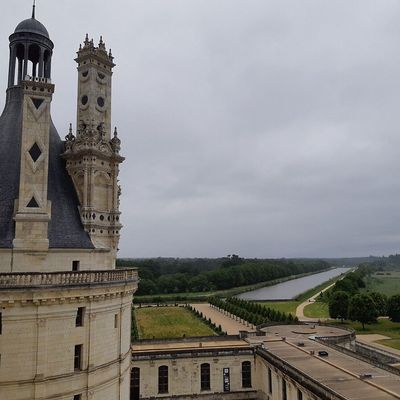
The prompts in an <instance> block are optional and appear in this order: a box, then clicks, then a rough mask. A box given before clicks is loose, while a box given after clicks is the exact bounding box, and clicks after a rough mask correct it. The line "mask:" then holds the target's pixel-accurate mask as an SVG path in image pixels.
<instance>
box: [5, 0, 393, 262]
mask: <svg viewBox="0 0 400 400" xmlns="http://www.w3.org/2000/svg"><path fill="white" fill-rule="evenodd" d="M15 3H16V2H9V3H8V4H4V5H3V7H2V15H3V24H2V25H1V26H0V48H1V49H2V51H3V54H4V57H3V62H2V63H1V65H0V84H1V85H3V86H2V87H3V88H4V89H5V84H6V74H7V57H6V56H5V55H6V54H8V52H7V46H8V43H7V38H8V35H9V34H10V33H11V32H12V30H13V29H14V27H15V26H16V24H17V23H18V22H19V21H20V20H22V19H23V18H25V17H27V16H29V6H30V2H29V1H27V0H26V1H22V0H18V2H17V3H18V9H16V7H15ZM25 8H26V11H25ZM399 13H400V5H399V4H398V2H397V1H395V0H385V1H382V2H376V1H374V0H364V1H357V0H350V1H349V0H337V1H335V2H332V1H327V0H322V1H321V0H303V1H301V2H299V1H297V0H286V1H282V0H279V1H278V0H276V1H265V0H246V1H245V0H218V1H215V0H201V1H200V0H168V1H166V0H135V1H128V0H118V1H115V2H109V1H106V0H100V1H94V0H88V1H86V2H80V1H77V0H69V1H57V5H55V2H54V1H50V0H41V1H40V2H39V4H38V13H37V16H38V19H40V20H41V22H43V23H44V24H45V25H46V26H47V27H48V29H49V31H50V34H51V37H52V39H53V40H54V42H55V44H56V49H55V63H54V67H53V71H54V74H53V79H54V81H55V83H56V94H55V97H54V102H53V118H54V120H55V123H56V126H57V127H58V130H59V133H60V135H64V132H65V131H66V128H67V126H68V123H69V122H70V121H72V122H74V120H75V108H76V106H75V103H76V98H75V97H76V70H75V63H74V61H73V57H74V55H75V51H76V49H77V47H78V45H79V42H80V41H82V39H83V37H84V34H85V33H86V32H88V33H89V34H91V35H92V36H95V37H96V38H97V37H98V36H99V35H100V34H103V36H104V38H105V40H106V44H107V45H108V46H111V47H112V49H113V53H114V55H115V57H116V62H117V64H118V66H117V68H116V70H115V75H114V89H113V119H114V123H115V124H116V125H118V127H119V132H120V134H121V137H122V140H123V153H124V155H125V156H126V157H127V159H126V162H125V163H124V165H123V168H122V171H121V183H122V187H123V199H122V211H123V222H124V224H125V228H124V230H123V232H122V240H121V245H120V247H121V255H122V256H132V257H142V256H180V257H184V256H210V257H211V256H222V255H225V254H228V253H232V252H238V253H240V254H241V255H243V256H249V257H251V256H254V257H282V256H285V257H291V256H351V255H369V254H377V255H381V254H388V253H393V252H396V251H398V248H399V239H400V234H399V231H400V230H399V228H398V225H399V217H400V215H399V214H400V212H399V211H398V210H399V207H398V198H399V197H400V184H399V181H398V178H397V170H398V166H399V157H398V153H399V148H400V139H399V129H398V127H399V118H398V115H399V112H398V109H399V102H400V94H399V93H400V72H399V71H400V68H399V66H400V54H399V51H398V49H399V48H400V27H399V25H398V16H399ZM0 101H1V102H2V104H3V99H1V98H0Z"/></svg>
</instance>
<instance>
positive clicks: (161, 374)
mask: <svg viewBox="0 0 400 400" xmlns="http://www.w3.org/2000/svg"><path fill="white" fill-rule="evenodd" d="M158 393H168V367H167V366H166V365H162V366H161V367H159V368H158Z"/></svg>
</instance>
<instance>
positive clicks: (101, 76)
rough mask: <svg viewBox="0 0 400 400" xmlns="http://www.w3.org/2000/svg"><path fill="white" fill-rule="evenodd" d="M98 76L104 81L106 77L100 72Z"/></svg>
mask: <svg viewBox="0 0 400 400" xmlns="http://www.w3.org/2000/svg"><path fill="white" fill-rule="evenodd" d="M97 75H98V77H99V78H100V79H102V80H103V79H104V78H105V77H106V76H105V75H104V74H102V73H100V72H99V73H98V74H97Z"/></svg>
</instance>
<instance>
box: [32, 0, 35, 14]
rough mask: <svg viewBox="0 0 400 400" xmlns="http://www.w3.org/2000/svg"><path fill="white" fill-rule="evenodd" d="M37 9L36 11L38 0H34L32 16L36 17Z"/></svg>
mask: <svg viewBox="0 0 400 400" xmlns="http://www.w3.org/2000/svg"><path fill="white" fill-rule="evenodd" d="M35 11H36V0H33V6H32V18H33V19H35Z"/></svg>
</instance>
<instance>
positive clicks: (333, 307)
mask: <svg viewBox="0 0 400 400" xmlns="http://www.w3.org/2000/svg"><path fill="white" fill-rule="evenodd" d="M376 270H377V266H376V265H375V266H374V265H361V266H360V267H359V268H358V269H357V271H355V272H351V273H349V274H347V275H346V276H345V277H344V278H343V279H341V280H339V281H337V282H336V284H335V285H334V286H333V288H332V289H331V291H329V292H328V294H327V296H328V306H329V316H330V317H331V318H335V319H341V320H342V322H343V320H345V319H349V320H351V321H358V322H360V323H361V324H362V327H363V329H365V324H371V323H375V322H376V321H377V318H378V316H388V317H389V318H390V319H391V320H392V321H393V322H400V295H395V296H392V297H390V298H388V297H387V296H385V295H384V294H382V293H378V292H370V293H360V289H362V288H364V287H365V282H364V278H365V277H366V276H367V275H370V274H371V273H372V272H374V271H376Z"/></svg>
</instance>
